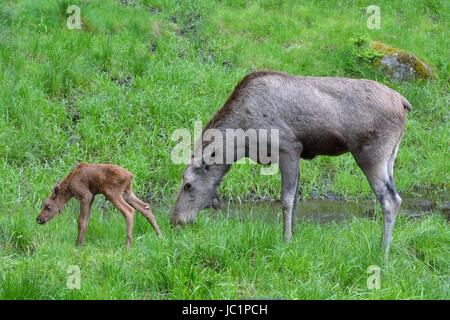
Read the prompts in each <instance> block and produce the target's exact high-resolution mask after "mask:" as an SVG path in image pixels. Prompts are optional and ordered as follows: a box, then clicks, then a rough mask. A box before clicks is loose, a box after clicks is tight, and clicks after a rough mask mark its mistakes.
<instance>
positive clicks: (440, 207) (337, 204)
mask: <svg viewBox="0 0 450 320" xmlns="http://www.w3.org/2000/svg"><path fill="white" fill-rule="evenodd" d="M377 206H378V203H377V202H376V201H375V200H370V201H347V200H328V199H317V200H301V201H299V203H298V205H297V211H296V215H297V219H299V220H307V221H313V222H317V223H328V222H331V221H335V222H341V221H344V220H347V219H351V218H352V217H362V218H368V219H373V218H374V216H375V208H376V207H377ZM378 208H379V206H378ZM379 212H380V213H381V211H380V210H379ZM217 214H222V215H225V216H227V217H237V218H238V219H248V218H249V217H250V219H252V218H257V219H264V220H265V219H267V220H269V221H271V220H272V221H273V220H274V219H277V218H281V216H282V215H281V205H280V203H279V202H274V201H272V202H270V201H266V202H245V203H240V204H238V203H229V204H228V205H227V206H226V207H225V208H224V209H222V210H221V211H218V212H217ZM400 214H402V215H404V216H407V217H410V218H420V217H422V216H426V215H431V214H440V215H443V216H444V217H446V219H447V221H450V201H447V200H427V199H420V198H408V197H403V203H402V207H401V213H400Z"/></svg>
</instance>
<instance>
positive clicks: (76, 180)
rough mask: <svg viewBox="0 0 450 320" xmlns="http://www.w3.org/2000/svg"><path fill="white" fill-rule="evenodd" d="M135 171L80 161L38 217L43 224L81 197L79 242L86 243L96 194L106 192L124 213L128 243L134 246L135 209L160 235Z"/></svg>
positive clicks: (56, 187) (53, 192)
mask: <svg viewBox="0 0 450 320" xmlns="http://www.w3.org/2000/svg"><path fill="white" fill-rule="evenodd" d="M132 180H133V175H132V174H131V173H130V172H128V171H127V170H125V169H124V168H121V167H119V166H115V165H111V164H89V163H81V164H79V165H77V166H76V167H75V169H73V170H72V171H71V172H70V173H69V174H68V175H67V176H66V177H65V178H64V179H63V180H62V181H61V182H59V183H57V184H56V185H55V187H54V188H53V191H52V194H51V195H50V197H48V198H47V199H46V200H45V201H44V205H43V207H42V210H41V212H40V214H39V215H38V217H37V218H36V221H37V222H38V223H39V224H44V223H46V222H47V221H49V220H50V219H51V218H53V217H54V216H55V215H56V214H57V213H59V212H60V211H61V209H62V208H63V206H64V205H65V203H66V202H67V201H69V200H70V199H71V198H73V197H75V198H76V199H77V200H78V201H80V216H79V218H78V238H77V244H78V245H81V244H83V240H84V233H85V230H86V227H87V223H88V220H89V216H90V213H91V206H92V202H93V200H94V197H95V195H97V194H99V193H101V194H103V195H104V196H105V197H106V198H107V199H108V200H109V201H110V202H111V203H112V204H113V205H114V206H115V207H116V208H117V209H118V210H119V211H120V212H121V213H122V214H123V216H124V217H125V221H126V226H127V240H126V245H127V246H128V247H130V246H131V235H132V229H133V220H134V209H136V210H138V211H139V212H140V213H142V214H143V215H144V216H145V217H146V218H147V220H148V221H149V223H150V224H151V225H152V227H153V229H154V230H155V232H156V234H157V235H160V234H161V232H160V230H159V227H158V225H157V223H156V220H155V217H154V216H153V214H152V212H151V209H150V206H149V205H148V204H147V203H145V202H143V201H141V200H140V199H139V198H138V197H136V195H135V194H134V193H133V191H132V189H131V182H132Z"/></svg>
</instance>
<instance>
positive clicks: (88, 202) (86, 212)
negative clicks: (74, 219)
mask: <svg viewBox="0 0 450 320" xmlns="http://www.w3.org/2000/svg"><path fill="white" fill-rule="evenodd" d="M93 201H94V196H93V195H92V194H87V195H85V196H83V197H82V198H81V199H80V215H79V216H78V237H77V245H78V246H82V245H83V242H84V234H85V232H86V228H87V225H88V221H89V217H90V215H91V206H92V202H93Z"/></svg>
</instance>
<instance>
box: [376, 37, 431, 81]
mask: <svg viewBox="0 0 450 320" xmlns="http://www.w3.org/2000/svg"><path fill="white" fill-rule="evenodd" d="M370 48H371V49H372V50H373V51H375V52H376V53H379V57H378V58H377V59H375V61H374V62H373V66H374V67H376V68H379V69H380V70H381V72H383V73H384V74H386V75H387V76H388V77H390V78H391V79H396V80H411V79H414V78H419V79H425V80H427V79H432V78H433V77H434V76H435V74H434V72H433V70H432V69H431V67H430V66H429V65H428V64H427V63H425V62H424V61H423V60H421V59H419V58H417V57H416V56H414V55H412V54H410V53H407V52H404V51H402V50H400V49H398V48H394V47H391V46H388V45H386V44H384V43H382V42H378V41H372V42H371V43H370Z"/></svg>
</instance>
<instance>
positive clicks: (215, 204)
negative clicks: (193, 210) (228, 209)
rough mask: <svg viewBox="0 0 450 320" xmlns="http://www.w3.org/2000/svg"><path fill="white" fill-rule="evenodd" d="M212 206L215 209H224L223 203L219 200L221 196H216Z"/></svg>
mask: <svg viewBox="0 0 450 320" xmlns="http://www.w3.org/2000/svg"><path fill="white" fill-rule="evenodd" d="M211 207H212V208H213V209H215V210H218V209H222V203H221V202H220V200H219V197H217V195H216V196H214V198H212V200H211Z"/></svg>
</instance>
